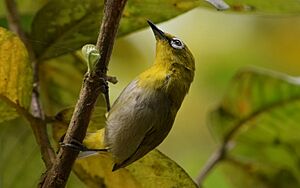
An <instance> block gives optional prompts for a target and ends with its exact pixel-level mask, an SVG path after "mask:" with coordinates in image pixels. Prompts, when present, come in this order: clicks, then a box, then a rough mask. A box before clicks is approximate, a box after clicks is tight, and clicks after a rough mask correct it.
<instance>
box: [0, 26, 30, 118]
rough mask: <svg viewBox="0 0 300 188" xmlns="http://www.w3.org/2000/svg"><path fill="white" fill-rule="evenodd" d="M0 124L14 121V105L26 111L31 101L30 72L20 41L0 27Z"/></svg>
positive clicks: (15, 115)
mask: <svg viewBox="0 0 300 188" xmlns="http://www.w3.org/2000/svg"><path fill="white" fill-rule="evenodd" d="M0 54H1V56H0V75H1V77H0V99H1V100H0V122H1V121H5V120H10V119H14V118H16V117H17V112H16V110H15V109H14V105H18V106H21V107H22V108H25V109H27V108H28V107H29V103H30V100H31V91H32V70H31V63H30V61H29V57H28V53H27V50H26V48H25V46H24V44H23V43H22V41H21V40H20V39H19V38H18V37H17V36H16V35H15V34H13V33H11V32H10V31H8V30H6V29H4V28H1V27H0Z"/></svg>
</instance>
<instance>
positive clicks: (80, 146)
mask: <svg viewBox="0 0 300 188" xmlns="http://www.w3.org/2000/svg"><path fill="white" fill-rule="evenodd" d="M60 146H61V147H68V148H70V149H72V150H75V151H83V152H84V151H105V152H106V151H107V149H106V148H101V149H93V148H87V147H86V146H85V145H83V144H82V143H81V142H79V141H78V140H76V139H74V138H72V139H71V142H70V143H64V142H60Z"/></svg>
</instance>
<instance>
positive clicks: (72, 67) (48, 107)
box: [40, 54, 86, 114]
mask: <svg viewBox="0 0 300 188" xmlns="http://www.w3.org/2000/svg"><path fill="white" fill-rule="evenodd" d="M82 61H83V60H81V59H80V57H78V56H76V55H73V54H69V55H65V56H61V57H58V58H55V59H51V60H48V61H46V63H43V64H41V65H40V66H41V68H40V71H41V75H43V76H41V77H40V82H41V84H40V86H41V92H40V93H41V99H42V101H43V107H44V110H45V111H46V113H47V114H54V113H56V112H57V111H60V110H61V109H64V108H66V107H70V106H74V104H75V103H76V101H77V99H78V94H79V91H80V87H81V83H82V79H83V76H84V73H85V72H86V65H85V64H84V63H83V62H82Z"/></svg>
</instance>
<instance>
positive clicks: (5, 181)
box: [0, 118, 84, 188]
mask: <svg viewBox="0 0 300 188" xmlns="http://www.w3.org/2000/svg"><path fill="white" fill-rule="evenodd" d="M0 148H1V152H0V159H1V160H0V169H1V171H0V187H13V188H24V187H37V185H38V183H39V181H40V178H41V175H42V173H44V172H45V168H44V164H43V161H42V158H41V154H40V151H39V147H38V146H37V145H36V141H35V138H34V136H33V134H32V130H31V129H30V126H28V124H27V123H26V122H25V120H24V119H21V118H17V119H14V120H12V121H6V122H2V123H1V124H0ZM83 186H84V185H83V183H82V182H81V181H80V180H78V178H77V177H76V176H74V174H71V177H70V178H69V180H68V185H67V187H69V188H75V187H80V188H82V187H83Z"/></svg>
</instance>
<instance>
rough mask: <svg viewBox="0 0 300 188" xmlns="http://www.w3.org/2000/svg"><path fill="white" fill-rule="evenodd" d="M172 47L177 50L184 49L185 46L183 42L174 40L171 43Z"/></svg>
mask: <svg viewBox="0 0 300 188" xmlns="http://www.w3.org/2000/svg"><path fill="white" fill-rule="evenodd" d="M170 45H171V46H172V47H173V48H175V49H182V48H184V44H183V42H181V40H180V39H178V38H173V39H172V40H171V42H170Z"/></svg>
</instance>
